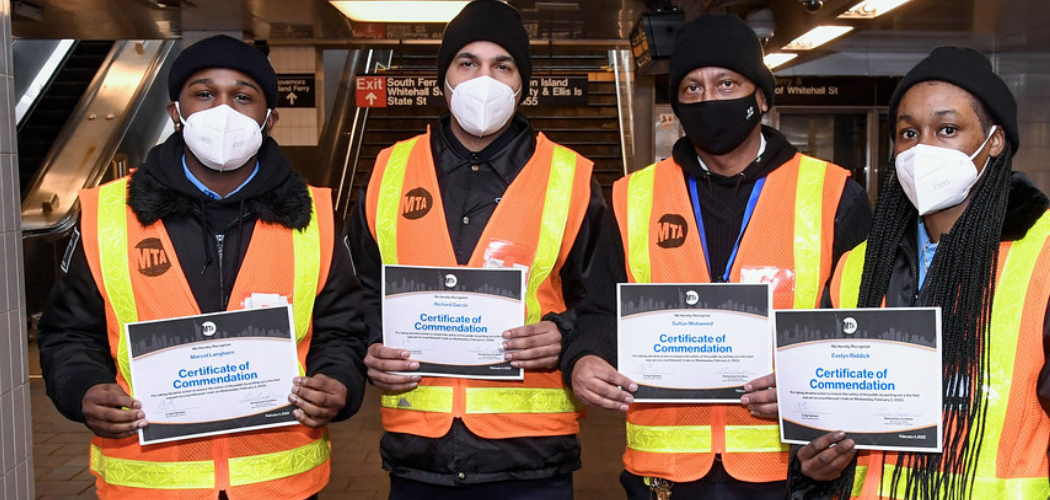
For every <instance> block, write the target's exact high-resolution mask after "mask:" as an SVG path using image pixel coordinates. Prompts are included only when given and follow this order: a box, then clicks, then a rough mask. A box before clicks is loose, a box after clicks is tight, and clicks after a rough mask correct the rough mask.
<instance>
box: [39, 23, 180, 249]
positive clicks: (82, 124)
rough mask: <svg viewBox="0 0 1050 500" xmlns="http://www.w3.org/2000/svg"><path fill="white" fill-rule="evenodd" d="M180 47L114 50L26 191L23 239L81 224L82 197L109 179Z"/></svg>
mask: <svg viewBox="0 0 1050 500" xmlns="http://www.w3.org/2000/svg"><path fill="white" fill-rule="evenodd" d="M177 43H178V42H176V41H172V40H127V41H122V42H118V43H117V44H115V45H114V47H113V49H112V50H111V51H110V53H109V56H107V58H106V61H105V62H104V63H103V64H102V68H101V69H100V70H99V71H98V73H97V74H96V75H95V78H94V79H93V80H92V82H91V84H90V85H89V86H88V90H87V92H85V94H84V96H83V97H82V98H81V100H80V102H79V103H78V104H77V107H76V108H75V109H74V111H73V113H72V114H71V115H70V119H69V121H67V122H66V125H65V127H63V129H62V131H61V133H59V135H58V137H57V138H56V140H55V143H54V145H53V146H52V147H51V150H50V151H49V152H48V154H47V156H46V157H45V158H44V161H43V162H42V163H41V167H40V169H39V170H38V171H37V173H36V175H35V176H34V177H33V180H32V182H31V183H30V185H29V189H27V190H26V195H25V198H24V199H23V201H22V231H23V238H32V237H36V236H46V235H54V234H62V233H65V232H67V231H69V230H70V229H72V227H73V225H74V224H76V221H77V217H78V215H79V209H80V206H79V202H78V200H77V193H78V191H79V190H80V189H81V188H86V187H93V186H97V185H98V184H99V183H101V181H102V180H103V179H104V178H105V177H106V175H107V172H108V170H109V165H110V161H111V160H112V159H113V156H114V154H115V153H116V152H117V150H118V148H119V147H120V145H121V142H122V141H123V140H124V138H125V136H126V135H127V134H128V133H129V128H130V125H131V122H132V120H133V119H134V117H135V116H136V114H137V113H138V112H139V110H140V108H141V106H142V102H143V99H144V97H145V95H146V94H147V92H148V91H149V90H150V88H151V87H152V86H153V85H154V82H155V81H157V78H158V76H159V74H160V73H161V68H162V67H163V66H164V63H165V62H166V61H167V60H168V57H169V56H170V55H171V54H172V53H173V52H174V48H175V47H176V45H177Z"/></svg>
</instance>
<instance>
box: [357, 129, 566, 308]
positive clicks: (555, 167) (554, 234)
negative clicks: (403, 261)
mask: <svg viewBox="0 0 1050 500" xmlns="http://www.w3.org/2000/svg"><path fill="white" fill-rule="evenodd" d="M416 140H417V139H412V140H410V141H406V142H401V143H398V144H397V145H396V146H394V150H393V151H392V152H391V153H390V158H389V159H388V160H387V164H386V168H385V169H384V171H383V180H382V183H381V184H380V186H379V197H378V199H377V200H376V221H375V224H376V243H377V244H378V246H379V253H380V255H381V256H382V259H383V263H384V264H389V265H393V264H397V263H398V258H397V219H398V216H399V215H400V214H399V213H398V207H399V205H398V203H399V201H400V200H401V190H402V188H403V187H404V183H405V170H406V169H407V166H408V159H409V156H411V154H412V148H413V147H414V146H415V143H416ZM553 149H554V151H553V158H552V159H551V170H550V177H549V178H548V180H547V192H546V195H545V196H544V201H543V215H542V216H541V218H540V234H539V241H538V242H537V244H536V255H535V257H533V259H532V266H530V267H529V278H528V280H529V282H528V286H527V287H526V290H525V311H526V318H525V324H532V323H536V322H538V321H539V320H540V317H541V316H542V311H541V310H540V301H539V297H538V296H537V294H538V292H539V288H540V285H541V284H542V283H543V282H544V281H545V280H546V279H547V277H548V276H550V273H551V271H552V270H553V269H554V264H555V263H556V262H557V260H558V252H559V251H560V250H561V244H562V241H561V240H562V238H563V237H564V235H565V226H566V225H567V224H568V220H569V208H570V206H571V202H572V190H573V178H574V177H575V176H576V154H575V153H573V152H572V151H570V150H568V149H565V148H563V147H560V146H555V147H554V148H553Z"/></svg>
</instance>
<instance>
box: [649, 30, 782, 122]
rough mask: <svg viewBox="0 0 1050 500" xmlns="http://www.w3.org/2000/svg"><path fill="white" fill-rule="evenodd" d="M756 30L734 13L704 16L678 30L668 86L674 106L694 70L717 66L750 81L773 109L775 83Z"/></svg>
mask: <svg viewBox="0 0 1050 500" xmlns="http://www.w3.org/2000/svg"><path fill="white" fill-rule="evenodd" d="M763 59H764V58H763V55H762V44H761V42H759V41H758V37H757V36H756V35H755V31H754V30H752V29H751V27H750V26H748V25H747V24H745V23H744V21H742V20H741V19H740V18H739V17H737V16H734V15H732V14H708V15H702V16H699V17H697V18H696V19H693V20H692V21H689V22H687V23H685V24H683V25H681V26H679V27H678V31H676V32H675V39H674V48H673V49H672V50H671V61H670V75H669V84H670V92H671V104H672V107H675V106H677V104H678V86H679V85H681V84H682V80H684V79H685V77H686V75H688V74H689V73H690V72H691V71H693V70H695V69H697V68H706V67H708V66H716V67H719V68H726V69H730V70H733V71H736V72H737V73H740V74H741V75H744V77H745V78H747V79H748V80H751V83H754V84H755V87H757V88H759V89H761V90H762V93H763V94H765V96H766V103H768V105H769V106H770V107H772V106H773V93H774V89H775V88H776V80H775V79H774V78H773V72H772V71H770V70H769V68H767V67H766V63H765V61H764V60H763Z"/></svg>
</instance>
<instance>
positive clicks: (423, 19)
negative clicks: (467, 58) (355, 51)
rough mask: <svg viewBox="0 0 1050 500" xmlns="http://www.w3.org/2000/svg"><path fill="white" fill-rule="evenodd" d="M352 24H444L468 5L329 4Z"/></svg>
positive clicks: (383, 0)
mask: <svg viewBox="0 0 1050 500" xmlns="http://www.w3.org/2000/svg"><path fill="white" fill-rule="evenodd" d="M330 3H331V4H332V5H333V6H334V7H335V8H337V9H339V12H342V13H343V15H344V16H346V17H349V18H350V19H352V20H354V21H360V22H365V23H447V22H449V21H451V20H452V18H453V17H456V14H459V11H461V10H463V7H464V6H465V5H467V3H468V1H467V0H464V1H459V0H423V1H415V0H331V2H330Z"/></svg>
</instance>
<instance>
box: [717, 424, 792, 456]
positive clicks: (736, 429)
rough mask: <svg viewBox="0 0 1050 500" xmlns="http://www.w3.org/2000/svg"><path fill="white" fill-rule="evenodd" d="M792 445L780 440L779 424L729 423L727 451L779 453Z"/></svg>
mask: <svg viewBox="0 0 1050 500" xmlns="http://www.w3.org/2000/svg"><path fill="white" fill-rule="evenodd" d="M790 449H791V445H789V444H784V443H781V442H780V427H779V426H777V425H727V426H726V452H727V453H771V452H772V453H779V452H782V451H788V450H790Z"/></svg>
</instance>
